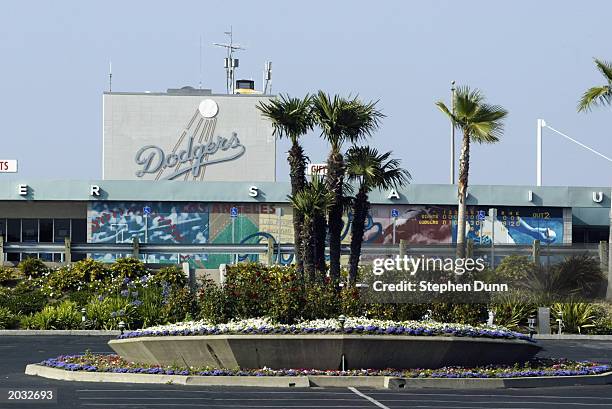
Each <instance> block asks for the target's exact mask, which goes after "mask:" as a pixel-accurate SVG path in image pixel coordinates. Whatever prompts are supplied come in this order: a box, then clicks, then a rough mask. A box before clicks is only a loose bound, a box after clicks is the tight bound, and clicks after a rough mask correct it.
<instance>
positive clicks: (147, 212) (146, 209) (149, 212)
mask: <svg viewBox="0 0 612 409" xmlns="http://www.w3.org/2000/svg"><path fill="white" fill-rule="evenodd" d="M142 212H143V213H144V214H151V206H145V207H143V208H142Z"/></svg>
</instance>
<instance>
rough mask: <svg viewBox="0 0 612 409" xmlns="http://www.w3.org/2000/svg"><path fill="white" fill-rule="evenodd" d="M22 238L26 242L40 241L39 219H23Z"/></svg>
mask: <svg viewBox="0 0 612 409" xmlns="http://www.w3.org/2000/svg"><path fill="white" fill-rule="evenodd" d="M21 240H22V241H23V242H26V243H36V242H38V219H22V220H21Z"/></svg>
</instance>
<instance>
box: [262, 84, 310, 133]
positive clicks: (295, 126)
mask: <svg viewBox="0 0 612 409" xmlns="http://www.w3.org/2000/svg"><path fill="white" fill-rule="evenodd" d="M257 109H259V111H261V114H262V116H263V117H264V118H268V119H269V120H270V121H271V122H272V129H273V134H274V135H275V136H278V137H279V138H282V137H285V136H286V137H288V138H290V139H292V141H293V142H295V141H296V140H297V138H299V137H300V136H302V135H304V134H306V133H307V132H308V131H310V130H312V128H313V126H314V118H313V115H312V97H311V96H310V95H306V96H305V97H304V98H295V97H290V96H289V95H282V94H281V95H279V96H278V97H277V98H275V99H273V100H270V101H267V102H264V101H262V102H260V103H259V104H258V105H257Z"/></svg>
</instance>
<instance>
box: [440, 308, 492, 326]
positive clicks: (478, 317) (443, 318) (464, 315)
mask: <svg viewBox="0 0 612 409" xmlns="http://www.w3.org/2000/svg"><path fill="white" fill-rule="evenodd" d="M431 310H432V318H433V319H434V320H436V321H440V322H456V323H459V324H469V325H478V324H482V323H483V322H484V321H486V320H487V318H488V310H487V306H486V305H483V304H451V303H437V304H431Z"/></svg>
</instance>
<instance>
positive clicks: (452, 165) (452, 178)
mask: <svg viewBox="0 0 612 409" xmlns="http://www.w3.org/2000/svg"><path fill="white" fill-rule="evenodd" d="M451 112H452V113H453V115H455V81H451ZM450 146H451V148H450V150H451V151H450V155H451V156H450V183H451V185H454V184H455V121H453V120H452V119H451V140H450Z"/></svg>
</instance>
